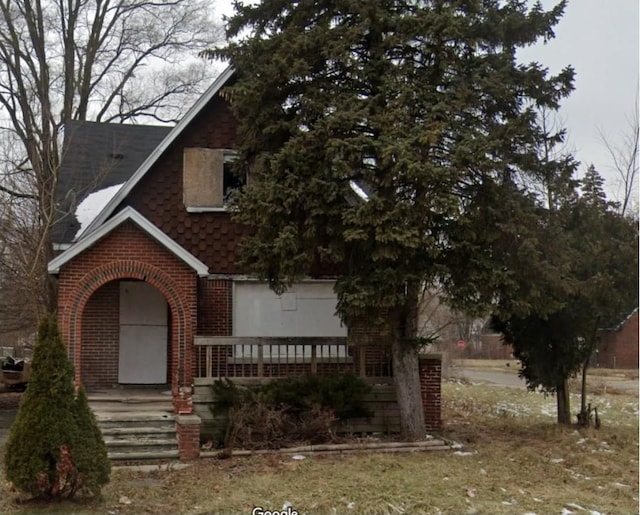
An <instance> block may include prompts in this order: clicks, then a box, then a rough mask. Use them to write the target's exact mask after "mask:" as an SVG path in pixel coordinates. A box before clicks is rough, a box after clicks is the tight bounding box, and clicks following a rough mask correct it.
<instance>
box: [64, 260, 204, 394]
mask: <svg viewBox="0 0 640 515" xmlns="http://www.w3.org/2000/svg"><path fill="white" fill-rule="evenodd" d="M189 282H190V283H192V284H191V285H189V286H190V287H189V288H185V285H184V284H183V283H182V282H180V283H175V280H174V279H173V278H172V277H171V276H169V275H168V274H166V273H165V272H164V271H163V270H160V269H158V268H156V267H154V266H152V265H149V264H147V263H140V262H132V261H119V262H112V263H109V264H108V265H104V266H102V267H99V268H96V269H94V270H93V271H91V272H89V273H88V274H87V275H85V276H84V277H83V278H82V280H81V281H79V282H78V283H77V284H76V285H75V286H74V288H73V292H68V293H70V295H68V296H66V298H67V299H68V300H69V302H68V303H66V306H65V307H64V309H63V310H62V312H61V322H62V328H63V333H64V337H65V340H66V341H67V342H68V348H69V355H70V357H72V359H73V362H74V366H75V377H76V382H77V383H82V384H84V385H85V386H86V387H87V388H89V389H91V388H112V387H113V386H117V385H119V384H170V385H171V389H172V390H173V391H174V392H175V391H177V389H179V388H180V387H182V386H187V385H190V384H191V382H192V363H193V356H192V354H193V349H192V347H193V346H192V345H191V344H190V342H192V340H193V336H192V327H191V325H192V324H191V318H192V317H193V316H194V309H195V288H196V280H195V277H193V279H192V281H189ZM178 284H179V285H180V286H181V288H178Z"/></svg>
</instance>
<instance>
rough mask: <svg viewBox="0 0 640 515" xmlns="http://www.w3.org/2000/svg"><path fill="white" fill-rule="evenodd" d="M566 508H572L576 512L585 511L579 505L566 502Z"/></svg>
mask: <svg viewBox="0 0 640 515" xmlns="http://www.w3.org/2000/svg"><path fill="white" fill-rule="evenodd" d="M567 508H574V509H576V510H582V511H586V508H583V507H582V506H580V505H579V504H576V503H574V502H568V503H567Z"/></svg>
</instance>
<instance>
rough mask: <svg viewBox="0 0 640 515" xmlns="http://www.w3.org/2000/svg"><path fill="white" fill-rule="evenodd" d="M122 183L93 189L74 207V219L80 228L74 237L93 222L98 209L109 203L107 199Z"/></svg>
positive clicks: (77, 236)
mask: <svg viewBox="0 0 640 515" xmlns="http://www.w3.org/2000/svg"><path fill="white" fill-rule="evenodd" d="M121 187H122V184H116V185H115V186H109V187H107V188H104V189H101V190H98V191H94V192H93V193H90V194H89V195H87V196H86V197H85V198H84V200H83V201H82V202H80V204H78V207H77V208H76V212H75V215H76V219H77V220H78V223H79V224H80V229H78V232H77V233H76V236H75V239H78V238H79V237H80V236H81V235H82V233H83V232H84V231H85V229H86V228H87V227H88V226H89V224H90V223H91V222H93V220H94V218H95V217H96V216H98V214H99V213H100V211H102V210H103V209H104V207H105V206H106V205H107V204H108V203H109V201H110V200H111V199H112V198H113V197H114V196H115V195H116V193H118V191H119V190H120V188H121Z"/></svg>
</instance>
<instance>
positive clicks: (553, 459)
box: [551, 458, 564, 463]
mask: <svg viewBox="0 0 640 515" xmlns="http://www.w3.org/2000/svg"><path fill="white" fill-rule="evenodd" d="M563 461H564V458H551V463H562V462H563Z"/></svg>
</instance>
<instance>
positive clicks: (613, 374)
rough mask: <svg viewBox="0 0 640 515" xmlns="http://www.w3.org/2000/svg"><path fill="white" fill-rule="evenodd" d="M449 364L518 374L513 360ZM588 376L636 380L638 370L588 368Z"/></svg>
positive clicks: (465, 361) (455, 360)
mask: <svg viewBox="0 0 640 515" xmlns="http://www.w3.org/2000/svg"><path fill="white" fill-rule="evenodd" d="M451 364H452V365H453V366H454V367H461V368H471V369H478V370H495V371H498V372H513V373H516V374H517V373H518V368H519V365H518V361H517V360H515V359H454V360H452V362H451ZM588 375H589V377H590V378H594V377H609V378H615V379H638V375H639V370H638V369H620V368H590V369H589V372H588Z"/></svg>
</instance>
